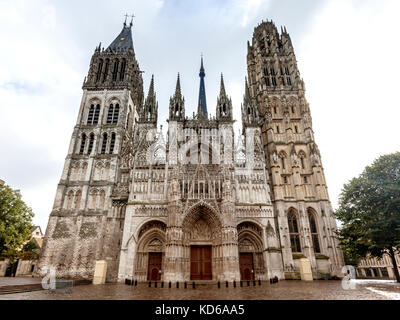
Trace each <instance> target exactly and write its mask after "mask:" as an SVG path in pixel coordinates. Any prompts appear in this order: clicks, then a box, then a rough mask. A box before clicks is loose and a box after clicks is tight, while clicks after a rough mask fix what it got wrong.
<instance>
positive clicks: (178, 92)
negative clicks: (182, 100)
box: [175, 72, 182, 96]
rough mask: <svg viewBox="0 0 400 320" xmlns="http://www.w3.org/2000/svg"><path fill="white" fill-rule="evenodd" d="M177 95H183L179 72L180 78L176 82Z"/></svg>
mask: <svg viewBox="0 0 400 320" xmlns="http://www.w3.org/2000/svg"><path fill="white" fill-rule="evenodd" d="M175 95H176V96H181V95H182V93H181V78H180V75H179V72H178V78H177V80H176V88H175Z"/></svg>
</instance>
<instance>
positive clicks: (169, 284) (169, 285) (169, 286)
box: [168, 281, 172, 289]
mask: <svg viewBox="0 0 400 320" xmlns="http://www.w3.org/2000/svg"><path fill="white" fill-rule="evenodd" d="M171 285H172V283H171V281H170V282H168V288H170V289H171Z"/></svg>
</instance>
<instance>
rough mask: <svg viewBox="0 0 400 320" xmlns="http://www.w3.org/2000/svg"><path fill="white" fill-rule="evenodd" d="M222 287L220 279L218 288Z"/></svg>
mask: <svg viewBox="0 0 400 320" xmlns="http://www.w3.org/2000/svg"><path fill="white" fill-rule="evenodd" d="M219 288H221V282H219V281H218V289H219Z"/></svg>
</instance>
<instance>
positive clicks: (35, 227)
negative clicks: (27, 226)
mask: <svg viewBox="0 0 400 320" xmlns="http://www.w3.org/2000/svg"><path fill="white" fill-rule="evenodd" d="M37 228H39V230H40V233H41V234H43V232H42V228H40V226H33V227H32V228H31V232H33V231H35V230H36V229H37Z"/></svg>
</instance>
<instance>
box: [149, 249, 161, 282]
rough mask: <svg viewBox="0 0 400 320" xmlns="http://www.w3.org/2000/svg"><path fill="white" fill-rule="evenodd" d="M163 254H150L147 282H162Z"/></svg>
mask: <svg viewBox="0 0 400 320" xmlns="http://www.w3.org/2000/svg"><path fill="white" fill-rule="evenodd" d="M161 263H162V253H161V252H149V268H148V271H147V280H149V281H159V280H161V272H160V271H161Z"/></svg>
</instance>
